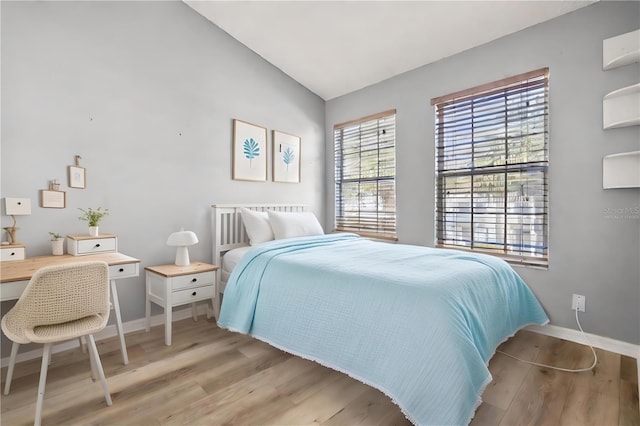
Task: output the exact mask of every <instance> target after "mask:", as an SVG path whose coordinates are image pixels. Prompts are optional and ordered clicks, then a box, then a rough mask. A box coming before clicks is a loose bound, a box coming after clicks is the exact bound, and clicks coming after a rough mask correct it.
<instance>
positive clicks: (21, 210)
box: [3, 197, 31, 244]
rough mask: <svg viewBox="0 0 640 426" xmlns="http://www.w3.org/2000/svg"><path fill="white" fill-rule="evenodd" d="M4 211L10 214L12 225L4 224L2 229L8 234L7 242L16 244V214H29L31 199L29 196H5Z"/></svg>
mask: <svg viewBox="0 0 640 426" xmlns="http://www.w3.org/2000/svg"><path fill="white" fill-rule="evenodd" d="M4 211H5V214H6V215H7V216H11V218H12V219H13V225H12V226H6V227H4V228H3V229H4V230H5V231H7V235H8V236H9V244H18V240H17V238H16V233H17V232H18V229H20V228H18V227H17V226H16V216H26V215H30V214H31V200H30V199H29V198H9V197H7V198H5V199H4Z"/></svg>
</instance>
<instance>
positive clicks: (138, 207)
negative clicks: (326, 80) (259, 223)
mask: <svg viewBox="0 0 640 426" xmlns="http://www.w3.org/2000/svg"><path fill="white" fill-rule="evenodd" d="M1 13H2V46H1V47H2V68H1V70H2V80H1V83H2V134H1V136H2V145H1V150H2V152H1V153H2V160H1V166H2V171H1V173H2V175H1V176H2V182H1V193H2V197H7V196H9V197H28V198H30V199H31V202H32V214H31V215H30V216H22V217H18V218H17V219H18V226H19V227H20V228H22V229H21V230H20V231H19V233H18V236H19V240H20V241H21V242H24V243H26V245H27V255H28V256H36V255H45V254H50V253H51V249H50V245H49V242H48V239H49V235H48V232H49V231H55V232H59V233H61V234H73V233H86V232H87V227H86V222H81V221H80V220H78V215H79V211H78V208H79V207H83V208H86V207H94V208H95V207H98V206H102V207H104V208H108V209H109V210H110V212H111V214H110V215H109V216H107V217H106V218H105V219H104V221H103V222H102V224H101V231H102V232H107V233H114V234H117V235H118V237H119V239H118V245H119V249H120V251H121V252H123V253H125V254H129V255H131V256H134V257H137V258H139V259H141V260H142V265H141V268H143V267H144V266H148V265H154V264H160V263H171V262H173V258H174V256H175V249H174V248H172V247H167V246H166V244H165V242H166V239H167V236H168V235H169V234H170V233H171V232H173V231H176V230H178V229H179V228H180V227H185V228H186V229H189V230H193V231H195V232H196V234H197V235H198V237H199V239H200V243H199V244H197V245H195V246H193V247H191V249H190V254H191V259H192V260H202V261H209V262H210V261H211V253H212V245H211V238H210V232H211V229H210V228H211V226H210V222H211V220H210V215H211V212H210V210H211V208H210V206H211V204H214V203H230V202H241V203H256V202H271V203H274V202H275V203H278V202H282V203H284V202H302V203H305V204H307V205H309V206H310V208H311V210H312V211H314V212H315V213H316V214H317V215H318V216H319V218H320V220H321V221H322V220H323V215H324V208H323V207H322V202H323V191H324V188H323V186H324V122H325V121H324V101H323V100H322V99H320V98H319V97H317V96H316V95H314V94H313V93H311V92H310V91H308V90H307V89H305V88H304V87H302V86H301V85H300V84H298V83H297V82H295V81H294V80H292V79H291V78H289V77H288V76H286V75H285V74H283V73H282V72H281V71H280V70H278V69H277V68H275V67H273V66H272V65H270V64H269V63H267V62H266V61H264V60H263V59H262V58H260V57H259V56H258V55H256V54H255V53H253V52H251V51H250V50H249V49H247V48H246V47H245V46H243V45H242V44H240V43H238V42H237V41H236V40H234V39H233V38H231V37H230V36H229V35H227V34H226V33H224V32H223V31H222V30H220V29H219V28H218V27H216V26H214V25H213V24H211V23H210V22H209V21H207V20H205V19H204V18H203V17H201V16H200V15H198V14H197V13H196V12H195V11H193V10H192V9H191V8H189V7H188V6H187V5H185V4H183V3H182V2H147V1H144V2H20V3H18V2H7V1H2V2H1ZM234 118H238V119H242V120H245V121H249V122H251V123H255V124H257V125H261V126H264V127H266V128H267V129H268V130H269V138H268V140H269V147H270V143H271V130H272V129H276V130H281V131H284V132H287V133H291V134H295V135H298V136H300V137H301V138H302V165H301V183H300V184H285V183H274V182H265V183H263V182H241V181H234V180H232V179H231V139H232V119H234ZM269 150H270V148H269ZM76 154H79V155H81V156H82V161H81V165H82V166H84V167H86V169H87V180H88V183H87V188H86V189H72V188H68V187H67V178H66V173H67V166H68V165H71V164H73V160H74V156H75V155H76ZM270 164H271V160H270V159H269V179H271V165H270ZM54 178H57V179H59V180H60V181H61V182H62V188H61V189H62V190H65V191H67V208H65V209H45V208H40V207H39V206H38V196H39V192H38V191H39V190H40V189H46V188H47V184H48V181H49V180H51V179H54ZM3 214H4V207H3ZM1 219H2V226H8V225H10V224H11V219H10V218H9V217H7V216H2V218H1ZM4 239H6V237H4V236H3V240H4ZM143 276H144V274H143V273H142V274H141V276H140V277H139V278H137V279H127V280H122V281H121V282H120V283H119V285H118V288H119V295H120V304H121V311H122V316H123V320H124V321H130V320H133V319H137V318H143V317H144V279H143ZM12 304H13V302H6V303H3V304H2V309H3V311H6V310H7V309H9V308H10V307H11V306H12ZM156 308H157V307H156ZM159 312H160V310H159V309H154V313H159ZM3 343H6V340H4V341H3ZM2 346H3V348H2V349H3V351H2V354H3V356H6V355H8V353H7V352H6V350H8V349H9V345H6V344H3V345H2Z"/></svg>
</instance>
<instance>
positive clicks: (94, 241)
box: [67, 235, 118, 256]
mask: <svg viewBox="0 0 640 426" xmlns="http://www.w3.org/2000/svg"><path fill="white" fill-rule="evenodd" d="M67 251H68V252H69V254H71V255H74V256H82V255H85V254H97V253H109V252H116V251H118V237H116V236H115V235H98V236H97V237H92V236H89V235H68V236H67Z"/></svg>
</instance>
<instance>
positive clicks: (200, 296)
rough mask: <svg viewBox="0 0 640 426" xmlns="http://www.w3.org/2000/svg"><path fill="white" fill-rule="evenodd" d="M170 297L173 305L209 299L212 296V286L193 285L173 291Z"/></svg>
mask: <svg viewBox="0 0 640 426" xmlns="http://www.w3.org/2000/svg"><path fill="white" fill-rule="evenodd" d="M171 297H172V299H171V304H172V305H173V306H178V305H184V304H185V303H191V302H197V301H199V300H205V299H211V298H212V297H213V286H212V285H207V286H204V287H193V288H189V289H186V290H180V291H175V292H174V293H173V295H172V296H171Z"/></svg>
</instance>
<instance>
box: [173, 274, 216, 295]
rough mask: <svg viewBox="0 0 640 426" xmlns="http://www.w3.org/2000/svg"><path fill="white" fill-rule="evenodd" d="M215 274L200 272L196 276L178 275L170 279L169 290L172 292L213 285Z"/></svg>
mask: <svg viewBox="0 0 640 426" xmlns="http://www.w3.org/2000/svg"><path fill="white" fill-rule="evenodd" d="M214 277H215V272H214V271H210V272H200V273H197V274H188V275H180V276H178V277H173V278H171V288H172V290H173V291H176V290H182V289H185V288H192V287H200V286H203V285H210V284H213V280H214Z"/></svg>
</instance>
